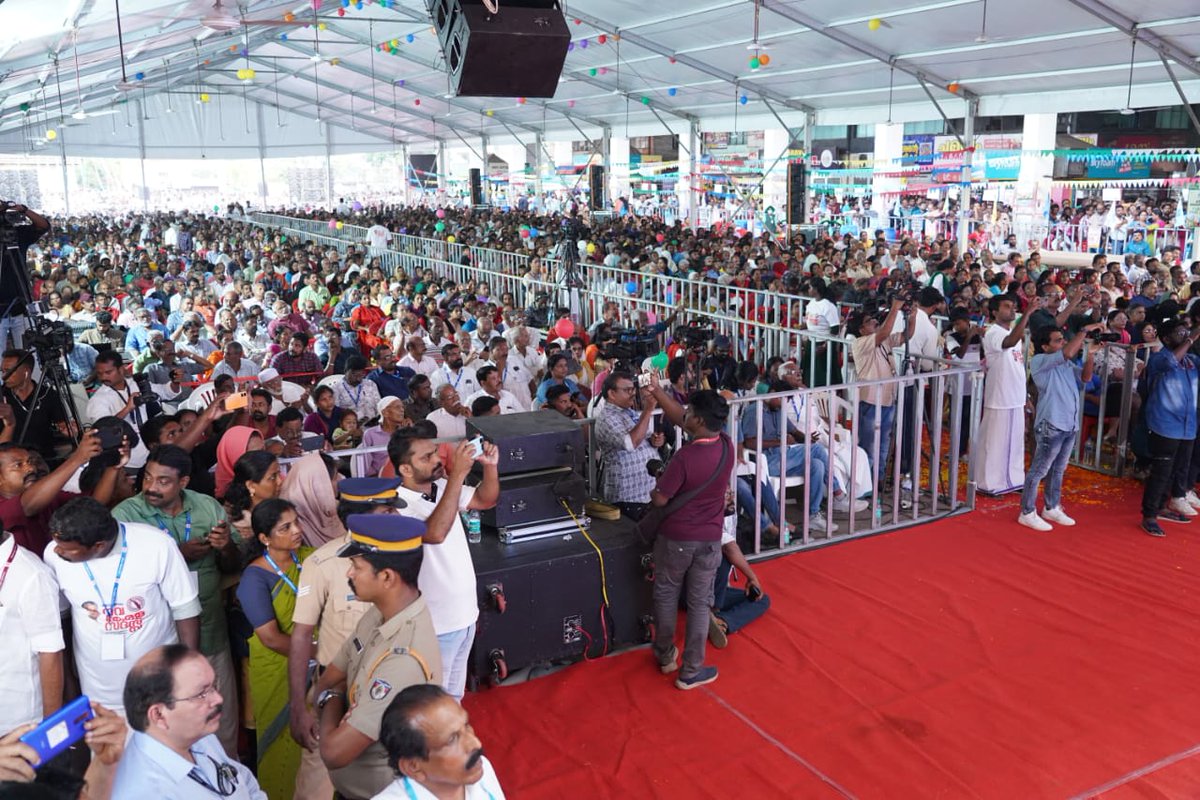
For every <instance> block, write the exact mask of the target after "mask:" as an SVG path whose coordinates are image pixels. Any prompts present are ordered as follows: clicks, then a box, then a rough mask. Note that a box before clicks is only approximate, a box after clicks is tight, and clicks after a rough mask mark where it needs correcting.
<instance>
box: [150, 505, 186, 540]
mask: <svg viewBox="0 0 1200 800" xmlns="http://www.w3.org/2000/svg"><path fill="white" fill-rule="evenodd" d="M154 519H155V521H156V522H158V527H159V528H161V529H162V532H163V533H165V534H166V535H167V536H170V537H174V536H175V534H173V533H171V529H170V528H168V527H167V522H166V520H164V519H163V518H162V517H160V516H159V515H158V514H155V515H154ZM191 540H192V512H191V511H188V512H185V514H184V517H183V541H184V542H190V541H191ZM182 543H183V542H181V543H180V544H182Z"/></svg>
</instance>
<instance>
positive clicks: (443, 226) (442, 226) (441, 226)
mask: <svg viewBox="0 0 1200 800" xmlns="http://www.w3.org/2000/svg"><path fill="white" fill-rule="evenodd" d="M433 229H434V230H435V231H437V232H438V233H441V232H442V231H444V230H446V223H444V222H439V223H438V224H436V225H434V226H433Z"/></svg>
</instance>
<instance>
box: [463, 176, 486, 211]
mask: <svg viewBox="0 0 1200 800" xmlns="http://www.w3.org/2000/svg"><path fill="white" fill-rule="evenodd" d="M467 182H468V183H469V184H470V186H471V205H472V206H476V207H478V206H482V205H484V204H485V202H486V201H485V200H484V197H483V176H482V174H481V173H480V171H479V170H478V169H474V168H472V169H471V170H469V171H468V173H467Z"/></svg>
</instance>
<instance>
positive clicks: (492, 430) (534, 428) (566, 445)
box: [467, 411, 583, 475]
mask: <svg viewBox="0 0 1200 800" xmlns="http://www.w3.org/2000/svg"><path fill="white" fill-rule="evenodd" d="M476 434H479V435H481V436H483V438H484V439H487V440H488V441H489V442H491V443H492V444H494V445H496V448H497V449H498V450H499V451H500V463H499V465H498V466H497V469H498V471H499V472H500V474H501V475H511V474H513V473H515V472H533V471H535V470H543V469H553V468H555V467H572V468H573V467H575V466H576V465H577V464H581V463H583V431H582V430H581V429H580V427H579V426H578V425H576V424H575V423H574V422H572V421H571V420H569V419H567V418H566V417H564V416H563V415H562V414H559V413H558V412H557V411H525V412H522V413H520V414H500V415H498V416H494V417H472V418H470V419H468V420H467V438H468V439H470V438H472V437H474V436H475V435H476Z"/></svg>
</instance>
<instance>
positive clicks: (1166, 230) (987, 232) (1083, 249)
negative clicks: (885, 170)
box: [811, 194, 1200, 258]
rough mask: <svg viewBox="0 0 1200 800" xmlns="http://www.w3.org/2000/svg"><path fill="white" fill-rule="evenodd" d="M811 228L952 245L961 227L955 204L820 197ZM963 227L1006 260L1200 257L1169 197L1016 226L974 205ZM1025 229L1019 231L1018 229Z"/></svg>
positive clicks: (1064, 208) (1081, 207)
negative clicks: (1172, 252)
mask: <svg viewBox="0 0 1200 800" xmlns="http://www.w3.org/2000/svg"><path fill="white" fill-rule="evenodd" d="M811 208H812V220H813V222H816V223H818V224H820V225H823V226H825V227H827V228H829V229H831V230H836V231H837V232H839V233H851V234H853V235H856V236H857V235H858V234H859V233H861V232H862V231H864V230H866V231H872V230H875V229H877V228H881V229H883V230H885V231H888V232H889V236H890V237H895V238H901V237H904V236H918V237H923V236H936V235H937V234H938V233H942V234H944V235H947V236H950V237H953V236H955V234H956V231H957V228H958V224H959V221H960V220H959V210H960V205H959V202H958V201H957V200H955V199H950V198H945V199H937V198H930V197H926V196H924V195H912V194H908V195H904V194H902V195H894V196H890V197H887V198H883V199H877V198H872V197H846V198H838V197H836V196H833V195H821V196H819V197H818V199H817V200H816V201H815V202H814V203H812V206H811ZM966 222H967V225H968V230H969V231H970V233H969V236H970V243H971V245H972V246H973V247H975V248H980V249H982V248H987V249H990V250H992V251H993V253H994V254H995V255H998V256H1003V255H1005V254H1006V253H1007V250H1008V249H1009V248H1013V247H1015V243H1016V242H1017V241H1018V240H1019V241H1020V243H1021V244H1020V247H1021V249H1023V250H1028V249H1029V248H1031V247H1032V248H1036V249H1041V250H1046V251H1054V252H1068V253H1108V254H1110V255H1114V256H1123V255H1125V254H1126V253H1133V254H1136V255H1141V256H1147V257H1148V256H1151V255H1154V254H1155V253H1157V252H1160V251H1161V250H1162V248H1165V247H1167V246H1169V245H1174V246H1175V247H1176V248H1179V249H1182V250H1183V252H1184V253H1185V254H1186V255H1187V257H1190V258H1195V257H1197V256H1200V242H1197V240H1196V238H1195V229H1196V225H1197V222H1200V220H1198V219H1197V217H1196V212H1195V210H1194V209H1193V210H1192V212H1191V216H1190V217H1189V216H1188V214H1187V213H1186V212H1185V209H1184V206H1183V205H1182V204H1181V203H1180V201H1179V200H1178V199H1176V198H1175V197H1174V196H1173V195H1171V194H1163V195H1160V196H1157V197H1152V196H1149V195H1141V196H1138V197H1135V198H1130V199H1101V198H1099V197H1081V198H1079V199H1078V200H1076V201H1075V202H1073V203H1072V202H1070V201H1069V200H1066V201H1063V202H1061V203H1057V202H1052V203H1050V205H1049V207H1048V209H1047V210H1046V211H1045V214H1044V219H1042V220H1039V221H1037V222H1033V221H1022V220H1018V219H1017V217H1016V215H1015V214H1014V212H1013V208H1012V206H1010V205H1008V204H1005V203H1002V202H999V201H996V200H988V201H985V200H982V199H978V198H972V199H971V202H970V204H969V208H968V210H967V215H966ZM1022 222H1024V224H1022Z"/></svg>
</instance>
